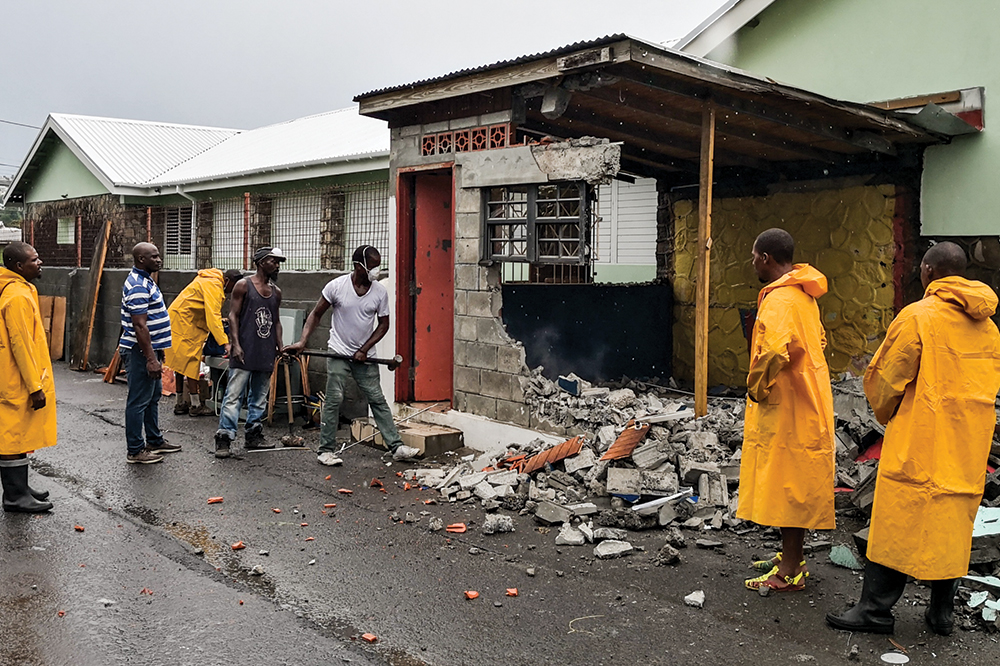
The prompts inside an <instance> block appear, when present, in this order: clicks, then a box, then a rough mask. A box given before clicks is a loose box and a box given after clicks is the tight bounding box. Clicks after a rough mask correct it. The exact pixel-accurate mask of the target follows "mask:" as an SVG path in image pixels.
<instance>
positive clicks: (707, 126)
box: [694, 103, 715, 417]
mask: <svg viewBox="0 0 1000 666" xmlns="http://www.w3.org/2000/svg"><path fill="white" fill-rule="evenodd" d="M714 166H715V107H714V106H712V105H711V104H710V103H709V104H708V105H707V106H706V107H705V108H704V111H703V112H702V125H701V169H700V178H699V184H698V282H697V285H696V291H695V307H694V327H695V329H694V415H695V417H700V416H705V415H706V414H707V413H708V296H709V289H708V286H709V279H710V277H711V270H710V268H709V265H710V260H711V257H712V172H713V170H714Z"/></svg>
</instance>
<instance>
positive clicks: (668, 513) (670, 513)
mask: <svg viewBox="0 0 1000 666" xmlns="http://www.w3.org/2000/svg"><path fill="white" fill-rule="evenodd" d="M656 518H657V520H658V521H659V523H660V527H666V526H667V525H669V524H670V523H672V522H674V521H675V520H676V519H677V509H675V508H674V506H673V505H672V504H664V505H663V506H661V507H660V510H659V512H658V513H657V514H656Z"/></svg>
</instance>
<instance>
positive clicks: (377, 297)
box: [323, 273, 389, 357]
mask: <svg viewBox="0 0 1000 666" xmlns="http://www.w3.org/2000/svg"><path fill="white" fill-rule="evenodd" d="M323 298H325V299H326V301H327V303H329V304H330V305H331V306H333V315H332V317H331V320H330V340H329V342H328V343H327V346H328V347H329V348H330V350H331V351H332V352H334V353H335V354H341V355H343V356H353V355H354V352H356V351H358V350H359V349H361V346H362V345H363V344H365V343H366V342H368V338H370V337H371V336H372V331H374V330H375V326H376V324H377V318H378V317H388V316H389V292H388V291H386V288H385V287H384V286H382V285H381V284H380V283H378V282H372V285H371V287H369V288H368V293H366V294H365V295H364V296H358V292H356V291H354V285H353V284H352V283H351V274H350V273H349V274H347V275H341V276H340V277H339V278H334V279H333V280H330V281H329V282H327V283H326V286H325V287H323ZM374 355H375V348H374V347H372V348H371V349H370V350H368V356H369V357H371V356H374Z"/></svg>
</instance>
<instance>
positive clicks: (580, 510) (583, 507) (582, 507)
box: [566, 502, 598, 516]
mask: <svg viewBox="0 0 1000 666" xmlns="http://www.w3.org/2000/svg"><path fill="white" fill-rule="evenodd" d="M566 508H567V509H569V510H570V511H572V512H573V515H574V516H589V515H591V514H594V513H597V511H598V509H597V505H596V504H594V503H593V502H580V503H578V504H567V505H566Z"/></svg>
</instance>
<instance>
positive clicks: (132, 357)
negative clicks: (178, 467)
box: [119, 348, 163, 456]
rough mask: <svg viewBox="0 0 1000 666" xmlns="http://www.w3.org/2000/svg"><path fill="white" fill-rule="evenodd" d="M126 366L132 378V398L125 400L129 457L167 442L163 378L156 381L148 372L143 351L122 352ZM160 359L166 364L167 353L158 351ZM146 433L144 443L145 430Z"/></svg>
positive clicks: (130, 379)
mask: <svg viewBox="0 0 1000 666" xmlns="http://www.w3.org/2000/svg"><path fill="white" fill-rule="evenodd" d="M119 354H120V356H121V358H122V365H124V366H125V374H126V377H127V378H128V397H127V398H126V399H125V441H126V442H127V443H128V453H129V455H130V456H131V455H135V454H137V453H139V452H140V451H142V450H143V449H144V448H145V447H146V444H147V443H148V444H150V445H152V446H156V445H158V444H161V443H162V442H163V433H161V432H160V393H161V391H162V390H163V385H162V384H161V383H160V379H159V378H156V379H154V378H152V377H150V376H149V373H148V372H146V357H145V356H143V354H142V350H141V349H136V348H133V349H120V350H119ZM156 358H158V359H159V360H160V361H161V362H162V361H163V352H162V351H157V352H156ZM143 427H145V429H146V440H145V442H144V441H143V438H142V430H143Z"/></svg>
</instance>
